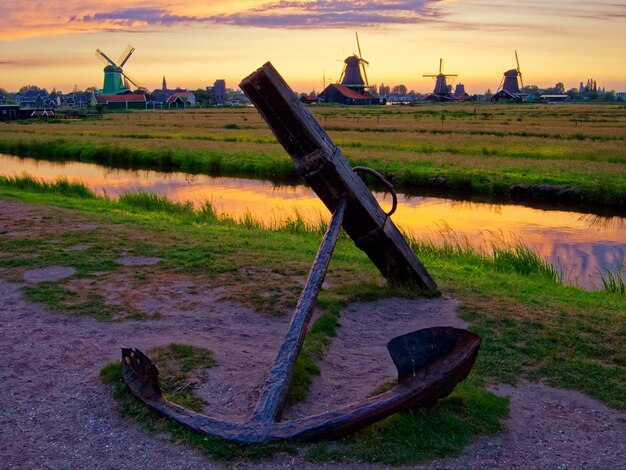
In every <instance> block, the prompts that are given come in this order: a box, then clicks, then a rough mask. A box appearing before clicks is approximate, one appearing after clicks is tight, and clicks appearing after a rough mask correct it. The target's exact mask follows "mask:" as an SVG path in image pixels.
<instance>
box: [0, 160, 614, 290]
mask: <svg viewBox="0 0 626 470" xmlns="http://www.w3.org/2000/svg"><path fill="white" fill-rule="evenodd" d="M22 173H28V174H31V175H33V176H36V177H38V178H43V179H44V180H47V181H50V180H55V179H57V178H59V177H61V176H63V177H66V178H68V179H70V180H79V181H82V182H83V183H84V184H86V185H87V186H88V187H90V188H92V189H93V190H94V191H96V192H98V193H101V194H107V195H109V196H117V195H119V194H121V193H122V192H124V191H128V190H138V189H142V190H146V191H153V192H155V193H158V194H163V195H166V196H168V197H169V198H171V199H172V200H175V201H191V202H192V203H194V204H195V205H200V204H202V203H204V202H206V201H209V202H211V204H212V205H213V207H214V209H215V210H216V212H218V213H223V214H227V215H229V216H231V217H234V218H241V217H243V216H245V215H246V214H251V215H253V216H254V217H255V218H256V219H260V220H262V221H263V222H264V223H266V224H275V223H278V222H280V221H282V220H285V218H286V217H288V216H293V215H294V214H296V213H297V214H298V215H299V216H300V217H302V218H304V219H305V220H307V221H309V222H312V223H316V222H318V221H319V220H320V218H323V219H329V214H328V211H327V209H326V208H325V206H324V205H323V204H322V202H321V201H320V199H319V198H318V197H317V196H316V195H315V193H313V191H311V190H310V189H309V188H307V187H305V186H277V185H274V184H272V183H269V182H264V181H258V180H250V179H243V178H222V177H219V178H216V177H209V176H205V175H189V174H185V173H159V172H155V171H149V170H118V169H110V168H105V167H101V166H98V165H93V164H85V163H75V162H69V163H55V162H48V161H39V160H33V159H20V158H17V157H13V156H8V155H0V174H1V175H5V176H13V175H16V174H17V175H19V174H22ZM375 196H376V198H377V199H378V200H379V202H380V203H381V205H382V207H383V208H384V209H386V208H388V207H390V205H391V200H390V197H389V196H388V195H386V194H383V193H375ZM398 202H399V204H398V210H397V212H396V213H395V214H394V216H393V219H394V222H395V223H396V224H397V225H399V226H400V227H402V228H403V229H404V230H405V231H406V232H408V233H410V234H411V235H413V236H414V237H416V238H418V239H419V238H424V237H433V236H434V233H435V232H436V231H437V229H438V228H439V227H440V226H442V225H446V226H449V227H450V228H451V229H452V230H454V231H455V232H456V233H457V234H459V235H461V236H463V237H465V238H466V239H467V240H468V241H469V242H470V243H472V244H474V245H477V246H480V245H481V244H483V243H484V242H485V239H489V238H490V237H493V236H494V234H496V235H497V234H507V235H508V234H513V235H514V236H515V237H517V238H518V239H520V240H523V241H524V242H525V243H526V244H527V245H529V246H531V247H532V248H534V249H535V250H537V251H538V252H539V253H540V254H541V255H542V256H544V257H545V258H546V259H548V260H550V261H551V262H552V263H553V264H555V265H557V266H560V267H561V268H562V269H563V271H564V274H565V276H566V279H567V280H568V281H569V282H575V283H577V284H579V285H581V286H583V287H587V288H593V287H598V286H600V285H601V282H600V276H599V270H600V269H601V268H608V269H610V270H612V271H615V270H617V269H618V267H619V266H620V262H621V261H622V260H623V253H624V252H626V237H625V236H624V234H625V233H626V219H624V218H622V217H601V216H597V215H591V214H580V213H575V212H566V211H556V210H541V209H533V208H529V207H525V206H516V205H502V204H489V203H478V202H468V201H452V200H448V199H443V198H436V197H416V196H405V195H399V196H398ZM620 250H621V252H620Z"/></svg>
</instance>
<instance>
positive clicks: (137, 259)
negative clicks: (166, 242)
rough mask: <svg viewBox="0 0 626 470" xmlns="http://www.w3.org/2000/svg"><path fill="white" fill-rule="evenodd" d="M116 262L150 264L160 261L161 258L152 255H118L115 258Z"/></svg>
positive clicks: (128, 264) (126, 264)
mask: <svg viewBox="0 0 626 470" xmlns="http://www.w3.org/2000/svg"><path fill="white" fill-rule="evenodd" d="M115 262H116V263H117V264H121V265H122V266H152V265H153V264H158V263H160V262H161V258H155V257H152V256H120V257H119V258H115Z"/></svg>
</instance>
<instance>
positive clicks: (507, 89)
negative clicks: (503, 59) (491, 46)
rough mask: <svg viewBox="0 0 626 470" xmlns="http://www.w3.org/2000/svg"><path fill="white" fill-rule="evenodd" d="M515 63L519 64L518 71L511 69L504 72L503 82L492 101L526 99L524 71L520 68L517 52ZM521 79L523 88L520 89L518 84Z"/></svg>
mask: <svg viewBox="0 0 626 470" xmlns="http://www.w3.org/2000/svg"><path fill="white" fill-rule="evenodd" d="M515 62H516V63H517V68H516V69H510V70H507V71H506V72H504V74H503V75H502V80H501V81H500V85H499V86H498V91H497V92H496V94H495V95H494V97H493V98H492V99H494V98H495V99H494V101H498V100H499V99H513V100H516V101H522V100H523V99H524V93H523V90H524V80H523V78H522V70H521V68H520V66H519V58H518V57H517V51H515ZM517 77H519V80H520V83H521V85H522V88H521V89H520V87H519V83H518V82H517Z"/></svg>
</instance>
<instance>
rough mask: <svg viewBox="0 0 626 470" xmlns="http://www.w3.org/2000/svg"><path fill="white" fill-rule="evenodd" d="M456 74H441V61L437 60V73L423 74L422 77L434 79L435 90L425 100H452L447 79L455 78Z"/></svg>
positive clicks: (450, 88) (450, 87)
mask: <svg viewBox="0 0 626 470" xmlns="http://www.w3.org/2000/svg"><path fill="white" fill-rule="evenodd" d="M457 76H458V75H457V74H453V73H443V59H439V73H425V74H424V77H432V78H435V90H434V91H433V92H432V93H431V94H430V95H428V97H427V98H426V99H427V100H430V101H449V100H454V96H453V95H452V86H448V82H447V78H448V77H457Z"/></svg>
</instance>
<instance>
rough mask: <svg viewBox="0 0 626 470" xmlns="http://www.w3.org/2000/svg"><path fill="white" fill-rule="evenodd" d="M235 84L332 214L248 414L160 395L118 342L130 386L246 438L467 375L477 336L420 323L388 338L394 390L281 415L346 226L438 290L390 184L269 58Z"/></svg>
mask: <svg viewBox="0 0 626 470" xmlns="http://www.w3.org/2000/svg"><path fill="white" fill-rule="evenodd" d="M240 86H241V88H242V89H243V91H244V92H245V93H246V94H247V95H248V97H249V98H250V99H251V101H252V102H253V103H254V104H255V105H256V106H257V109H258V110H259V111H260V112H261V114H262V115H263V117H264V118H265V120H266V121H267V122H268V124H269V125H270V127H271V128H272V130H273V132H274V134H275V135H276V137H277V138H278V140H279V142H281V144H282V145H283V146H284V147H285V149H286V150H287V151H288V153H289V154H290V155H291V157H292V158H293V160H294V162H295V163H296V167H297V169H298V170H299V171H300V173H301V174H302V175H303V176H304V178H305V180H306V181H307V183H309V184H310V186H311V187H312V188H313V189H314V190H315V192H316V193H317V194H318V195H319V196H320V198H321V199H322V200H323V201H324V203H325V204H326V206H327V207H328V208H329V209H330V210H331V211H332V214H333V215H332V218H331V220H330V223H329V225H328V229H327V231H326V233H325V235H324V237H323V239H322V243H321V245H320V248H319V250H318V252H317V255H316V257H315V260H314V262H313V266H312V267H311V270H310V271H309V275H308V278H307V281H306V284H305V287H304V289H303V291H302V293H301V295H300V298H299V300H298V304H297V306H296V309H295V312H294V315H293V317H292V320H291V323H290V325H289V328H288V330H287V333H286V335H285V339H284V341H283V343H282V344H281V346H280V349H279V351H278V353H277V355H276V359H275V360H274V365H273V367H272V369H271V371H270V373H269V376H268V378H267V380H266V382H265V385H264V387H263V389H262V390H261V393H260V395H259V398H258V401H257V403H256V406H255V409H254V411H253V412H252V415H251V416H250V418H249V419H248V420H247V421H245V422H243V423H232V422H227V421H224V420H219V419H215V418H211V417H209V416H206V415H203V414H201V413H196V412H193V411H191V410H188V409H186V408H183V407H181V406H179V405H177V404H175V403H172V402H171V401H169V400H167V399H165V398H164V397H163V395H162V393H161V389H160V387H159V373H158V370H157V368H156V366H155V365H154V363H153V362H152V361H151V360H150V358H149V357H148V356H147V355H145V354H144V353H143V352H141V351H140V350H138V349H134V348H123V349H122V375H123V378H124V381H125V382H126V384H127V385H128V387H129V388H130V390H131V391H132V392H133V393H135V394H136V395H137V396H138V397H139V398H140V399H141V400H142V401H143V402H144V403H145V404H146V405H148V406H149V407H151V408H153V409H154V410H156V411H158V412H160V413H162V414H163V415H165V416H168V417H170V418H172V419H174V420H176V421H178V422H179V423H182V424H184V425H186V426H188V427H189V428H191V429H193V430H195V431H197V432H200V433H204V434H209V435H213V436H218V437H221V438H224V439H228V440H232V441H237V442H241V443H245V444H258V443H264V442H269V441H275V440H283V439H298V440H310V439H321V438H334V437H338V436H341V435H344V434H346V433H349V432H351V431H354V430H357V429H360V428H362V427H364V426H367V425H368V424H371V423H374V422H376V421H379V420H381V419H383V418H385V417H387V416H389V415H391V414H393V413H396V412H398V411H401V410H405V409H409V408H412V407H415V406H420V405H430V404H433V403H435V402H436V401H437V400H439V399H441V398H444V397H446V396H447V395H449V394H450V393H451V392H452V390H453V389H454V387H455V386H456V385H457V384H458V383H459V382H461V381H462V380H464V379H465V377H467V375H468V374H469V372H470V370H471V368H472V366H473V364H474V361H475V359H476V356H477V354H478V349H479V347H480V341H481V340H480V337H479V336H478V335H476V334H475V333H472V332H470V331H467V330H463V329H458V328H452V327H434V328H426V329H422V330H418V331H414V332H412V333H408V334H405V335H402V336H399V337H397V338H394V339H392V340H391V341H389V343H388V344H387V349H388V351H389V353H390V355H391V358H392V360H393V362H394V364H395V365H396V368H397V370H398V385H397V386H396V387H395V388H393V389H392V390H390V391H388V392H386V393H383V394H381V395H377V396H374V397H368V398H364V399H362V400H359V401H356V402H354V403H352V404H350V405H347V406H345V407H343V408H340V409H338V410H336V411H331V412H327V413H322V414H319V415H316V416H310V417H304V418H299V419H295V420H292V421H279V417H280V413H281V410H282V408H283V405H284V402H285V398H286V395H287V390H288V387H289V384H290V381H291V377H292V373H293V368H294V366H295V363H296V360H297V358H298V355H299V353H300V351H301V349H302V344H303V342H304V338H305V336H306V331H307V326H308V324H309V322H310V320H311V316H312V312H313V308H314V306H315V303H316V300H317V297H318V294H319V292H320V289H321V287H322V283H323V282H324V277H325V275H326V272H327V269H328V265H329V263H330V259H331V257H332V253H333V250H334V248H335V244H336V242H337V237H338V235H339V232H340V230H341V228H342V227H343V228H344V230H345V231H346V232H347V233H348V234H349V235H350V237H351V238H352V239H353V240H354V242H355V243H356V245H357V246H358V247H359V248H361V249H362V250H363V251H365V252H366V253H367V255H368V256H369V257H370V259H371V260H372V261H373V262H374V264H375V265H376V266H377V267H378V269H379V270H380V271H381V273H382V274H383V275H384V276H385V277H386V278H387V279H388V280H389V281H390V282H403V283H407V282H408V283H412V284H414V285H416V286H418V287H419V288H420V289H422V290H423V291H427V292H433V291H436V288H437V287H436V284H435V283H434V281H433V280H432V278H431V277H430V275H429V274H428V272H427V271H426V269H425V268H424V266H423V265H422V264H421V262H420V261H419V260H418V259H417V257H416V256H415V253H414V252H413V251H412V250H411V248H410V247H409V246H408V244H407V243H406V240H405V239H404V237H403V236H402V234H401V233H400V232H399V230H398V229H397V228H396V226H395V225H394V224H393V222H392V221H391V218H390V215H391V214H392V213H393V211H394V210H395V207H396V204H397V199H396V197H395V192H394V191H393V187H392V186H391V184H390V183H389V182H387V181H386V180H385V178H383V177H382V175H380V174H378V173H377V172H375V171H374V170H371V169H368V168H363V167H355V168H354V169H352V168H350V166H349V165H348V163H347V161H346V159H345V158H344V157H343V155H342V154H341V151H340V150H339V149H338V148H337V147H336V146H335V145H334V144H333V142H332V141H331V139H330V137H329V136H328V135H327V134H326V132H325V131H324V130H323V129H322V128H321V126H320V125H319V124H318V123H317V121H316V120H315V119H314V118H313V116H312V115H311V114H310V113H309V112H308V110H307V109H306V108H305V107H304V106H303V105H302V103H300V101H299V100H298V99H297V97H296V95H295V94H294V93H293V91H291V89H290V88H289V86H288V85H287V84H286V83H285V82H284V80H283V79H282V77H281V76H280V75H279V74H278V72H277V71H276V70H275V69H274V67H272V65H271V64H269V63H267V64H265V65H264V66H263V67H261V68H260V69H259V70H257V71H256V72H254V73H253V74H251V75H250V76H249V77H247V78H246V79H244V80H243V81H242V83H241V85H240ZM357 172H365V173H369V174H371V175H373V176H374V177H376V178H378V179H379V180H380V181H381V182H382V183H383V185H385V186H386V187H387V190H388V191H390V192H391V194H392V196H393V207H392V210H391V211H390V212H389V213H384V212H383V211H382V209H381V208H380V206H379V205H378V203H377V202H376V200H375V199H374V197H373V195H372V194H371V192H370V191H369V190H368V189H367V186H365V184H364V183H363V181H362V180H361V179H360V178H359V177H358V176H357Z"/></svg>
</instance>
